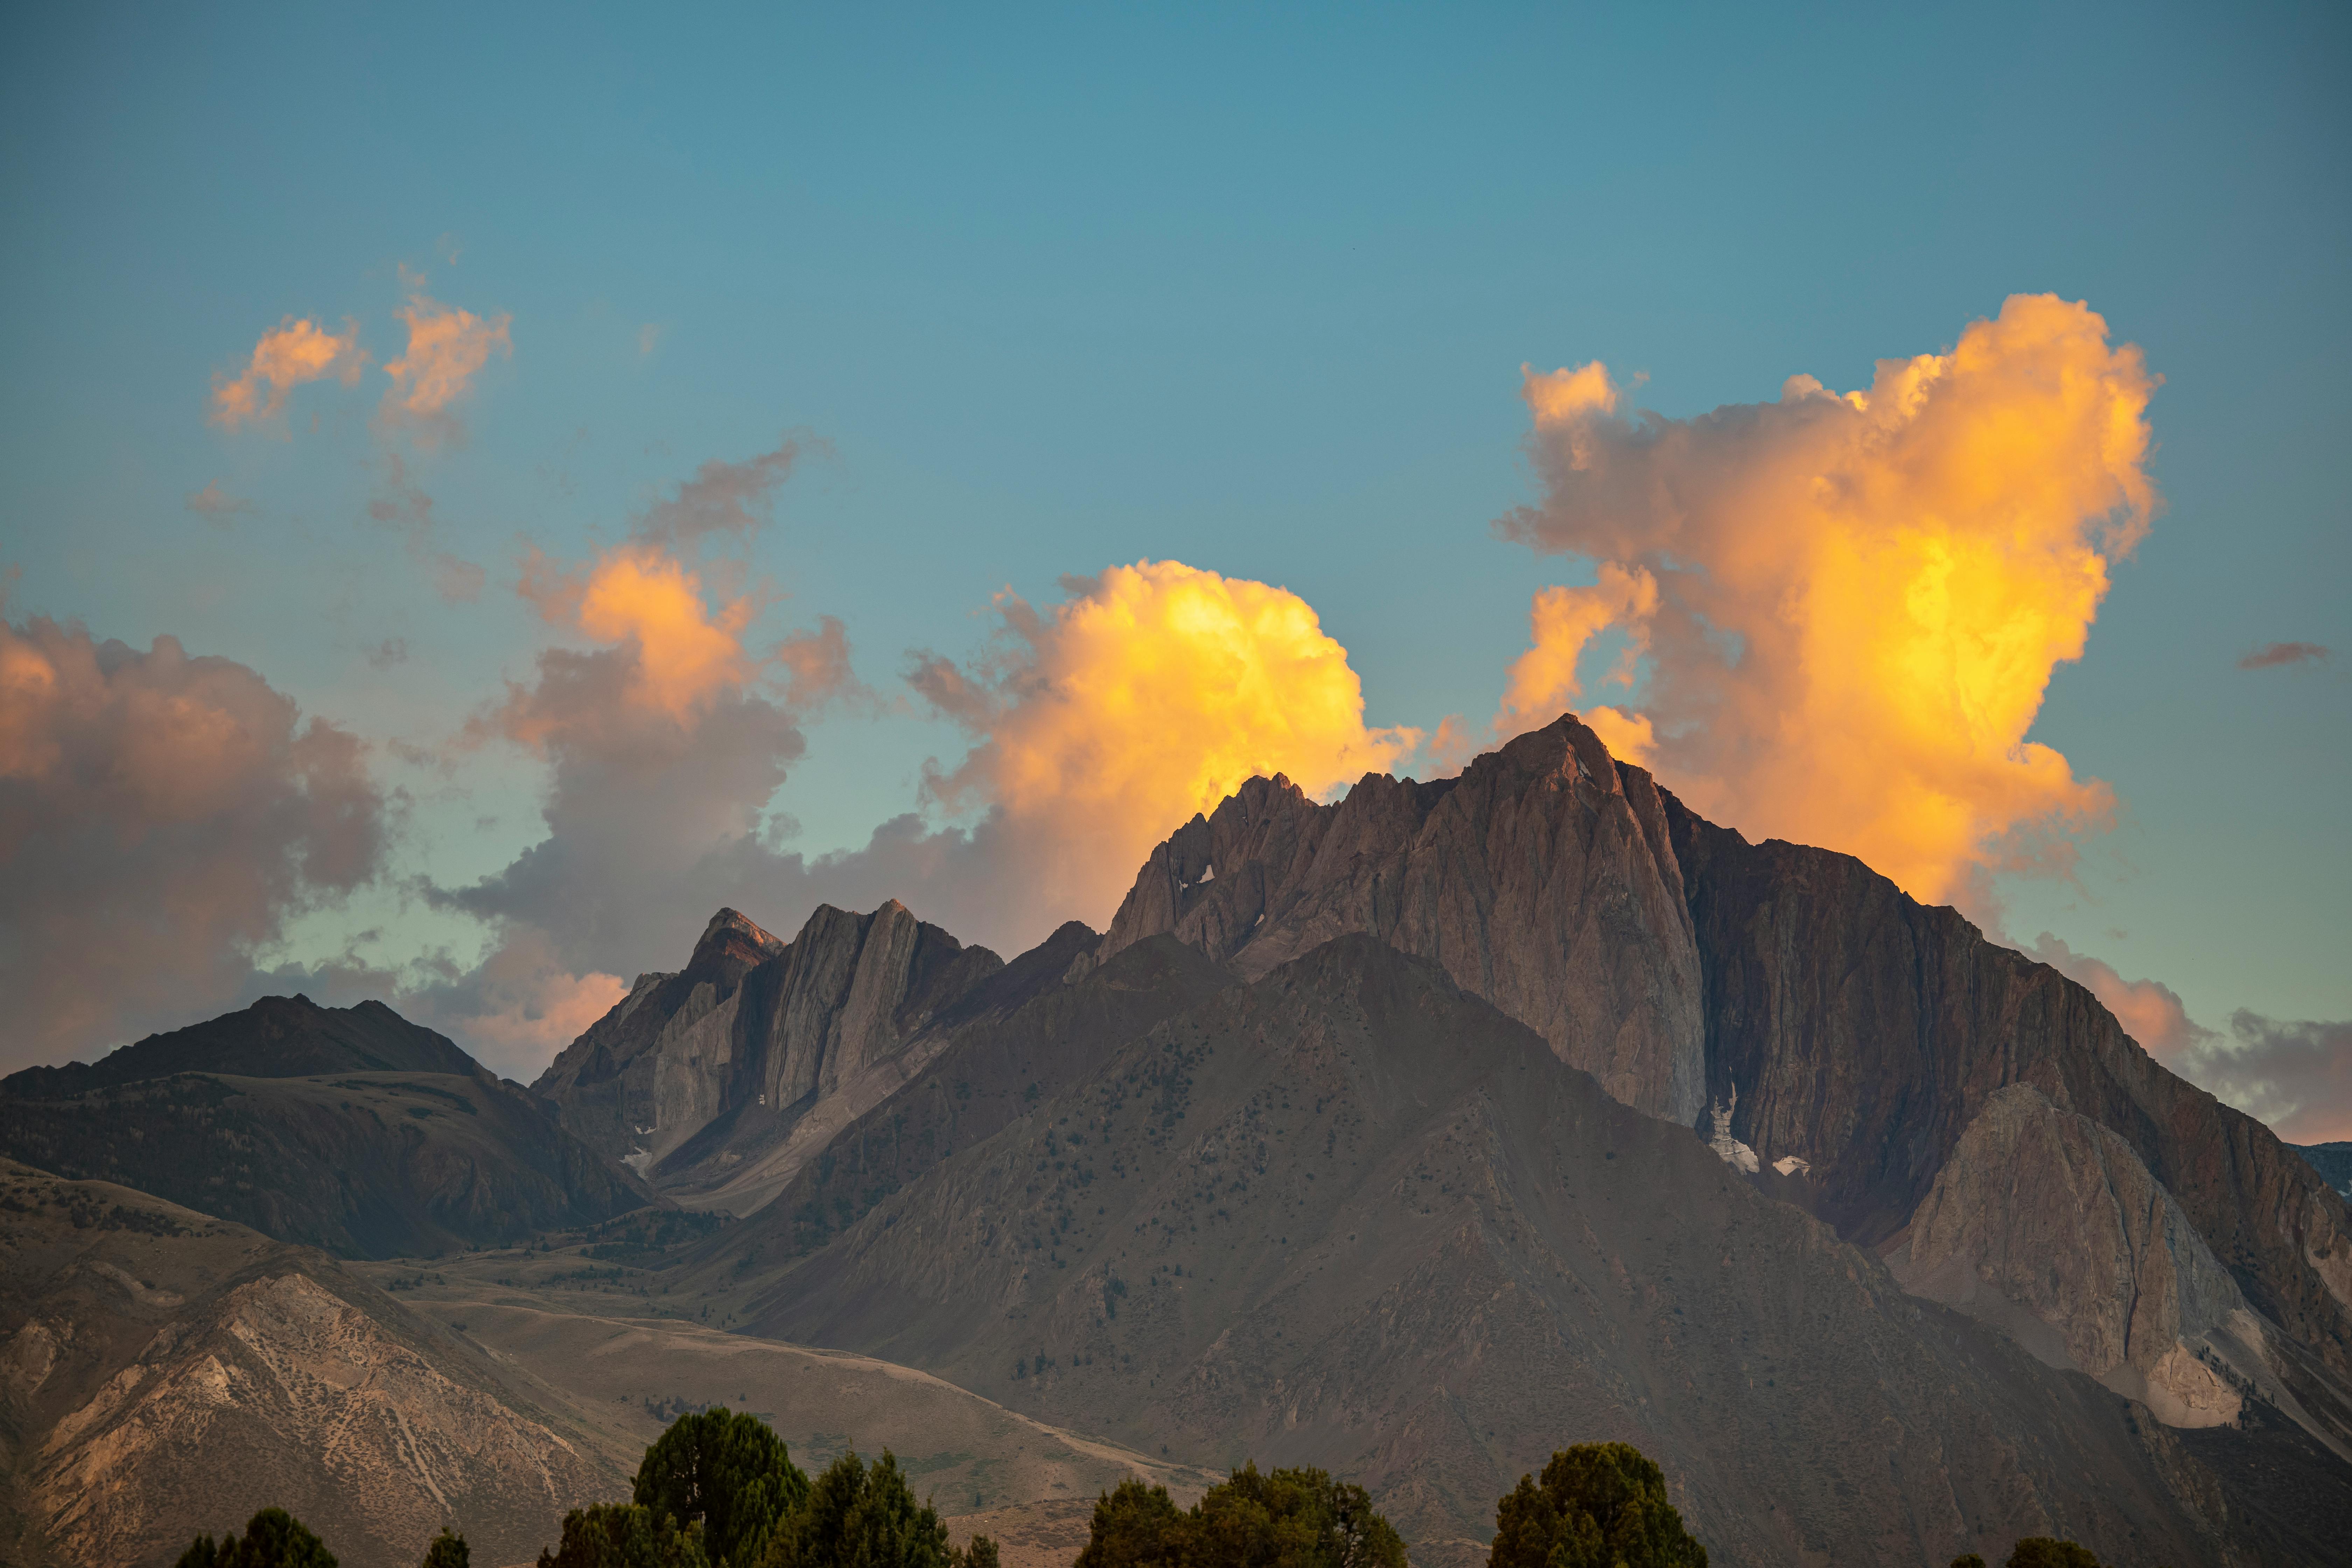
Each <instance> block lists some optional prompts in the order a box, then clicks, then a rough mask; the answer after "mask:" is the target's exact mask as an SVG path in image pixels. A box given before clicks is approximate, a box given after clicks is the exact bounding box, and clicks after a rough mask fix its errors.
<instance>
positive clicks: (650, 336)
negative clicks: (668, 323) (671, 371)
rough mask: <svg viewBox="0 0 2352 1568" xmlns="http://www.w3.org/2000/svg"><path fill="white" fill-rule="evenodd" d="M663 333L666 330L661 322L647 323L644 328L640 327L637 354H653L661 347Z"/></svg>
mask: <svg viewBox="0 0 2352 1568" xmlns="http://www.w3.org/2000/svg"><path fill="white" fill-rule="evenodd" d="M663 331H664V329H663V327H662V324H661V323H660V322H659V321H647V322H646V324H645V325H644V326H642V327H639V328H638V329H637V353H639V354H640V355H646V354H651V353H653V352H654V350H656V349H657V348H659V347H661V341H662V332H663Z"/></svg>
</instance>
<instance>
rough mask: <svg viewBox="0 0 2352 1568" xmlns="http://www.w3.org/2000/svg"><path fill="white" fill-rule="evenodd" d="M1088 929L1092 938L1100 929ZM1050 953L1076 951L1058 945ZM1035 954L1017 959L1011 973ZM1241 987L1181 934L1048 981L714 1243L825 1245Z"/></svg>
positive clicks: (958, 1045)
mask: <svg viewBox="0 0 2352 1568" xmlns="http://www.w3.org/2000/svg"><path fill="white" fill-rule="evenodd" d="M1077 929H1078V930H1079V931H1085V928H1084V927H1079V928H1077ZM1086 935H1087V938H1088V939H1089V945H1091V939H1092V938H1093V936H1094V933H1093V932H1091V931H1087V932H1086ZM1040 951H1041V952H1046V953H1049V954H1051V955H1052V956H1053V957H1055V959H1060V958H1063V957H1066V954H1063V953H1060V952H1057V951H1056V950H1055V949H1054V948H1053V946H1052V945H1051V944H1049V945H1048V947H1047V948H1045V949H1042V950H1040ZM1026 961H1027V960H1026V958H1025V957H1024V958H1023V959H1016V960H1014V961H1013V965H1011V966H1008V969H1009V970H1010V969H1013V968H1018V967H1019V966H1020V965H1021V964H1022V963H1024V962H1026ZM1232 984H1234V978H1233V977H1232V975H1230V974H1229V973H1226V972H1225V971H1224V970H1223V969H1222V968H1221V967H1219V966H1218V965H1216V964H1213V963H1210V962H1209V961H1208V960H1207V959H1206V958H1204V957H1203V956H1202V955H1201V954H1200V953H1198V952H1194V951H1193V950H1192V949H1191V948H1189V947H1186V946H1185V945H1183V944H1182V943H1181V942H1176V941H1174V940H1172V939H1171V938H1168V937H1152V938H1149V939H1147V940H1146V941H1144V942H1139V943H1137V944H1135V945H1134V946H1132V947H1129V948H1127V949H1126V950H1124V951H1123V952H1119V953H1118V955H1117V956H1116V957H1114V958H1112V959H1111V960H1110V961H1109V962H1108V963H1104V964H1101V965H1098V966H1097V967H1095V968H1093V969H1092V970H1091V972H1089V973H1087V974H1086V975H1084V976H1083V977H1082V978H1079V979H1077V980H1076V981H1074V982H1073V983H1071V984H1066V985H1065V984H1053V985H1050V986H1047V987H1045V988H1044V989H1042V990H1039V991H1038V992H1036V993H1035V994H1033V995H1031V996H1030V997H1029V999H1028V1000H1027V1001H1025V1002H1024V1003H1023V1004H1022V1005H1020V1006H1018V1007H1015V1008H1013V1010H1012V1011H1010V1012H1008V1013H1003V1014H994V1013H991V1014H989V1015H987V1016H984V1017H982V1019H981V1020H979V1021H978V1022H975V1023H972V1024H971V1025H968V1026H965V1027H963V1028H961V1029H959V1030H958V1031H957V1032H956V1033H955V1035H954V1037H952V1038H951V1039H950V1041H949V1042H948V1043H947V1044H946V1045H945V1046H943V1047H941V1048H940V1051H939V1054H938V1055H936V1056H935V1057H933V1058H931V1059H930V1061H929V1064H928V1065H927V1066H926V1067H925V1068H924V1069H923V1071H922V1072H921V1073H920V1074H919V1075H918V1076H917V1077H915V1078H914V1079H910V1080H909V1081H908V1083H907V1084H906V1086H905V1087H904V1088H902V1089H898V1091H897V1092H896V1093H894V1094H892V1095H891V1096H890V1097H889V1098H888V1099H887V1100H883V1101H882V1102H881V1103H880V1104H878V1105H877V1106H875V1107H874V1108H873V1109H872V1110H868V1111H866V1113H865V1114H864V1115H862V1116H860V1117H858V1118H856V1120H854V1121H850V1122H849V1123H847V1124H846V1125H845V1126H844V1127H843V1128H842V1130H841V1131H839V1132H838V1133H837V1134H836V1135H835V1137H834V1138H833V1140H832V1142H829V1143H828V1144H826V1145H824V1149H823V1150H822V1152H819V1153H818V1154H817V1155H816V1156H815V1157H814V1158H813V1159H810V1160H808V1161H807V1162H805V1163H803V1164H802V1165H801V1167H800V1169H799V1170H798V1171H797V1172H796V1173H794V1175H793V1179H792V1181H791V1182H790V1183H788V1184H786V1185H785V1186H784V1187H783V1188H782V1191H781V1192H780V1194H778V1196H777V1198H776V1200H775V1201H774V1202H772V1203H771V1204H770V1205H767V1206H766V1207H765V1208H763V1209H761V1211H760V1212H759V1213H757V1214H755V1215H751V1218H750V1219H749V1220H748V1221H747V1222H746V1223H744V1224H743V1225H741V1226H737V1227H735V1228H734V1229H733V1230H732V1231H730V1233H729V1234H728V1235H727V1236H726V1237H725V1239H724V1240H723V1241H721V1242H717V1243H714V1244H712V1249H713V1250H714V1251H718V1252H722V1253H723V1254H724V1255H725V1256H727V1257H728V1258H731V1259H732V1260H733V1261H734V1263H735V1264H736V1265H740V1267H742V1268H743V1269H744V1271H745V1272H747V1273H748V1272H749V1271H750V1270H751V1268H755V1267H756V1266H757V1263H758V1261H759V1259H760V1258H768V1259H770V1260H776V1259H781V1258H794V1257H798V1256H800V1255H802V1254H803V1253H806V1252H809V1251H812V1250H814V1248H816V1247H821V1246H823V1245H824V1243H825V1242H826V1241H828V1240H830V1239H831V1238H832V1237H835V1236H836V1235H838V1234H840V1232H842V1231H843V1230H845V1229H846V1228H847V1227H848V1226H850V1225H852V1224H854V1223H855V1222H856V1220H857V1219H858V1218H859V1217H860V1216H861V1215H864V1214H865V1213H866V1211H867V1210H868V1209H870V1208H872V1207H873V1206H874V1205H876V1204H877V1203H878V1202H880V1201H881V1200H882V1199H883V1198H885V1197H887V1196H888V1195H889V1194H892V1193H894V1192H896V1191H898V1188H900V1187H901V1186H903V1185H905V1184H907V1183H908V1182H909V1181H912V1180H914V1179H915V1178H916V1177H918V1176H919V1175H921V1174H922V1173H924V1172H925V1171H927V1170H929V1169H930V1168H931V1167H932V1166H933V1165H935V1164H937V1163H939V1162H940V1161H941V1160H943V1159H946V1158H947V1157H948V1156H949V1155H950V1154H951V1153H954V1152H956V1151H958V1150H960V1149H967V1148H970V1147H971V1145H973V1144H975V1143H978V1142H981V1141H982V1140H983V1139H986V1138H989V1137H991V1136H992V1135H993V1134H995V1133H996V1132H997V1131H999V1130H1001V1129H1003V1128H1004V1127H1006V1126H1009V1125H1010V1124H1011V1123H1013V1121H1018V1120H1019V1119H1020V1118H1021V1117H1023V1116H1024V1115H1026V1114H1027V1113H1028V1112H1029V1111H1031V1110H1034V1109H1035V1107H1036V1106H1037V1105H1038V1104H1039V1103H1040V1102H1041V1101H1042V1100H1047V1099H1051V1098H1052V1097H1054V1096H1055V1095H1058V1094H1060V1093H1061V1092H1062V1090H1063V1089H1066V1088H1068V1087H1069V1086H1070V1085H1071V1084H1073V1083H1075V1082H1076V1081H1078V1080H1079V1079H1082V1078H1084V1077H1086V1076H1087V1075H1088V1074H1089V1073H1091V1072H1093V1071H1094V1070H1095V1069H1096V1068H1098V1067H1100V1066H1101V1064H1102V1063H1103V1062H1104V1061H1105V1060H1107V1059H1108V1058H1109V1057H1110V1056H1111V1055H1112V1054H1113V1053H1114V1052H1115V1051H1117V1050H1118V1048H1119V1047H1122V1046H1124V1045H1126V1044H1127V1043H1129V1041H1132V1040H1135V1039H1139V1038H1140V1037H1142V1036H1143V1035H1144V1034H1145V1033H1146V1032H1148V1031H1149V1030H1150V1028H1151V1027H1152V1026H1154V1025H1156V1024H1158V1023H1160V1021H1161V1020H1162V1019H1165V1018H1169V1017H1171V1016H1175V1015H1176V1014H1179V1013H1181V1012H1183V1011H1185V1010H1186V1009H1187V1008H1189V1007H1192V1006H1193V1005H1196V1004H1198V1003H1200V1002H1202V1001H1203V1000H1205V999H1207V998H1208V997H1210V996H1213V995H1214V994H1216V993H1217V992H1219V991H1222V990H1223V989H1224V988H1226V987H1227V986H1229V985H1232ZM747 1259H748V1260H749V1261H748V1262H747V1261H746V1260H747Z"/></svg>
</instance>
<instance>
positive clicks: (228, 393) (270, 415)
mask: <svg viewBox="0 0 2352 1568" xmlns="http://www.w3.org/2000/svg"><path fill="white" fill-rule="evenodd" d="M367 363H368V355H367V351H366V350H364V349H362V348H361V347H360V346H359V329H358V328H357V327H356V326H354V325H352V323H351V322H349V321H345V322H344V323H343V330H342V331H341V332H330V331H327V330H326V329H325V328H323V327H321V326H320V325H319V324H318V323H317V322H315V321H310V320H308V319H305V320H301V321H297V320H296V319H295V318H294V317H292V316H289V317H287V318H286V319H285V320H284V321H282V322H280V323H279V324H278V327H277V328H276V329H275V330H274V331H267V332H264V333H262V334H261V341H260V342H257V343H256V344H254V345H253V357H252V359H251V361H250V362H249V363H247V365H246V367H245V369H244V371H243V372H242V373H241V374H237V375H236V376H234V377H231V376H230V375H228V374H227V373H226V372H223V373H221V374H216V375H215V376H214V377H213V396H212V403H213V407H212V421H213V423H214V424H215V425H218V426H221V427H222V428H223V429H226V430H234V429H236V427H237V426H240V425H249V424H254V423H257V422H260V421H267V420H271V419H275V418H277V417H278V416H279V415H281V414H283V413H284V412H285V411H286V395H287V394H288V393H289V392H291V391H293V390H294V388H296V387H298V386H300V385H301V384H303V383H305V382H311V381H321V380H324V379H325V378H326V377H328V376H333V377H335V378H336V379H337V380H339V381H341V383H342V384H344V385H345V386H351V385H353V384H357V382H358V381H359V378H360V372H361V371H362V370H363V369H365V368H366V366H367Z"/></svg>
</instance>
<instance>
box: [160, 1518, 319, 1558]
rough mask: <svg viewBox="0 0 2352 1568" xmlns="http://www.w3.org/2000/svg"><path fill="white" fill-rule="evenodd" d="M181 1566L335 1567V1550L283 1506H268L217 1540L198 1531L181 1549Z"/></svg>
mask: <svg viewBox="0 0 2352 1568" xmlns="http://www.w3.org/2000/svg"><path fill="white" fill-rule="evenodd" d="M179 1568H335V1554H334V1553H333V1552H330V1551H328V1550H327V1547H326V1543H325V1542H322V1541H320V1539H319V1538H318V1537H317V1536H315V1535H313V1534H311V1533H310V1531H309V1529H307V1528H306V1527H305V1526H304V1525H303V1523H302V1521H300V1520H299V1519H296V1518H295V1517H294V1516H293V1515H292V1514H290V1513H288V1512H287V1511H286V1510H284V1509H282V1508H265V1509H263V1510H261V1511H260V1512H259V1513H257V1514H255V1515H254V1516H253V1517H252V1518H251V1519H250V1520H248V1521H246V1526H245V1539H244V1540H242V1541H240V1540H238V1539H237V1537H236V1531H229V1532H228V1533H227V1534H226V1535H224V1536H222V1537H221V1538H220V1540H219V1542H217V1543H216V1542H214V1540H213V1538H212V1537H211V1536H209V1535H199V1536H197V1537H196V1539H195V1540H194V1542H190V1543H189V1546H188V1549H187V1550H186V1551H185V1552H181V1553H180V1563H179Z"/></svg>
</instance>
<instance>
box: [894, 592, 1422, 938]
mask: <svg viewBox="0 0 2352 1568" xmlns="http://www.w3.org/2000/svg"><path fill="white" fill-rule="evenodd" d="M999 609H1000V612H1001V613H1002V615H1003V620H1004V626H1005V630H1006V632H1007V634H1008V642H1007V647H1006V651H1005V653H1004V655H1003V657H1002V658H999V659H997V660H995V661H992V662H991V663H989V664H987V665H985V666H983V667H981V668H976V669H971V670H964V669H959V668H956V667H954V666H953V665H951V664H949V663H948V662H947V661H945V660H943V659H939V658H925V659H923V660H921V662H920V663H919V666H918V668H917V669H916V671H915V675H914V678H913V679H914V682H915V685H916V687H917V689H919V690H920V691H921V692H922V693H923V694H924V695H925V696H926V697H928V698H929V700H931V702H932V704H933V705H934V706H935V707H936V708H937V709H938V710H940V711H941V712H943V713H945V714H947V715H949V716H950V717H952V718H955V719H957V720H958V721H961V722H962V723H963V724H965V725H966V726H967V727H968V728H970V729H971V731H973V732H974V733H975V734H976V735H978V736H979V737H980V740H979V743H978V744H977V745H975V746H974V747H973V749H972V751H971V753H970V754H969V755H968V756H967V757H966V758H965V759H964V761H963V763H961V765H960V766H959V767H957V768H956V769H955V770H954V772H952V773H935V774H934V775H933V776H932V777H931V779H930V781H929V783H930V788H931V791H932V793H933V794H934V795H936V796H937V797H938V798H939V799H940V801H941V802H942V803H943V804H945V805H948V806H949V807H950V808H951V809H952V808H960V807H962V806H965V805H982V804H985V805H994V806H997V807H1000V808H1002V810H1003V813H1004V815H1005V816H1006V818H1007V819H1008V821H1009V822H1010V823H1011V824H1012V825H1013V826H1014V827H1015V829H1016V830H1033V831H1034V832H1035V836H1036V840H1037V844H1038V853H1039V854H1040V856H1041V858H1042V863H1041V864H1040V865H1039V866H1038V868H1037V869H1038V872H1039V874H1040V879H1041V882H1042V883H1043V884H1044V887H1043V889H1042V890H1043V891H1045V893H1046V894H1047V896H1048V898H1049V899H1050V900H1051V901H1053V902H1054V903H1055V904H1056V905H1057V906H1059V907H1064V908H1070V909H1076V910H1084V911H1086V913H1087V914H1088V915H1089V916H1090V917H1092V918H1095V919H1100V918H1102V917H1103V915H1105V914H1106V913H1107V912H1108V910H1109V909H1110V908H1111V907H1112V906H1113V905H1115V904H1116V902H1117V901H1118V894H1119V893H1120V891H1121V890H1123V889H1125V888H1126V887H1127V885H1128V883H1129V881H1131V880H1132V879H1133V878H1134V875H1135V868H1136V867H1137V865H1139V863H1140V862H1141V861H1142V859H1143V858H1144V857H1145V856H1146V855H1148V854H1149V853H1150V849H1151V847H1152V846H1153V845H1154V844H1156V843H1157V842H1159V840H1160V839H1161V838H1163V837H1166V836H1167V835H1168V833H1169V832H1171V830H1172V829H1174V828H1176V827H1178V826H1181V825H1182V824H1183V823H1184V821H1185V820H1186V819H1187V818H1189V817H1191V816H1192V814H1193V813H1195V812H1198V811H1205V810H1208V809H1210V808H1212V807H1213V806H1214V805H1216V804H1217V802H1218V801H1220V800H1222V799H1223V798H1224V796H1225V795H1229V794H1231V793H1232V792H1233V790H1234V788H1236V787H1237V786H1238V785H1240V784H1242V783H1243V782H1244V780H1246V779H1249V778H1251V777H1253V776H1255V775H1256V774H1259V773H1266V774H1272V773H1286V774H1288V775H1289V777H1290V778H1291V779H1292V781H1293V782H1295V783H1297V784H1298V785H1299V786H1300V787H1301V788H1303V789H1305V790H1307V792H1308V793H1310V794H1313V795H1321V794H1323V793H1325V792H1326V791H1328V790H1329V789H1331V788H1332V787H1333V786H1334V785H1337V784H1343V783H1348V782H1350V781H1352V780H1354V779H1356V778H1358V777H1360V776H1361V775H1362V774H1363V773H1367V772H1372V771H1378V770H1384V769H1387V768H1389V767H1391V766H1392V765H1393V764H1394V763H1396V762H1398V761H1399V760H1400V759H1401V758H1402V757H1403V756H1404V755H1406V754H1407V753H1409V752H1412V750H1413V749H1414V748H1415V747H1416V746H1418V745H1419V744H1420V742H1421V740H1422V736H1421V733H1420V731H1414V730H1409V729H1390V730H1380V729H1369V728H1367V727H1366V726H1365V723H1364V699H1363V685H1362V682H1361V680H1360V679H1359V678H1358V676H1357V674H1356V672H1355V670H1354V669H1353V668H1350V667H1349V663H1348V650H1347V649H1346V648H1344V647H1340V646H1339V643H1338V642H1337V641H1336V640H1334V639H1333V638H1332V637H1329V636H1328V634H1327V633H1325V632H1324V630H1323V628H1322V625H1321V622H1320V621H1319V620H1318V618H1317V616H1316V614H1315V610H1314V607H1313V606H1312V605H1308V604H1307V601H1306V600H1304V599H1302V598H1300V597H1299V596H1298V595H1296V594H1293V593H1291V592H1290V591H1289V590H1288V589H1286V588H1279V587H1274V586H1271V585H1269V584H1265V583H1256V582H1252V581H1250V580H1248V579H1247V578H1240V577H1224V576H1221V575H1219V574H1216V573H1214V572H1205V571H1201V570H1199V569H1197V568H1194V567H1192V566H1187V565H1185V564H1184V563H1181V562H1177V561H1159V562H1153V561H1141V562H1138V563H1135V564H1134V565H1132V566H1115V567H1112V568H1111V569H1109V570H1108V571H1106V572H1104V573H1103V574H1101V575H1099V576H1097V577H1095V578H1093V579H1091V580H1089V581H1084V582H1081V583H1079V584H1075V591H1074V594H1073V596H1072V597H1071V598H1070V599H1068V600H1067V601H1066V602H1065V603H1063V604H1061V605H1056V606H1055V607H1054V608H1053V609H1052V610H1050V611H1047V612H1044V613H1040V612H1039V611H1037V610H1035V609H1034V608H1033V607H1032V606H1030V605H1027V604H1026V603H1024V602H1023V601H1022V600H1020V599H1018V598H1015V597H1013V596H1012V595H1004V596H1003V597H1002V598H1001V599H1000V601H999Z"/></svg>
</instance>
